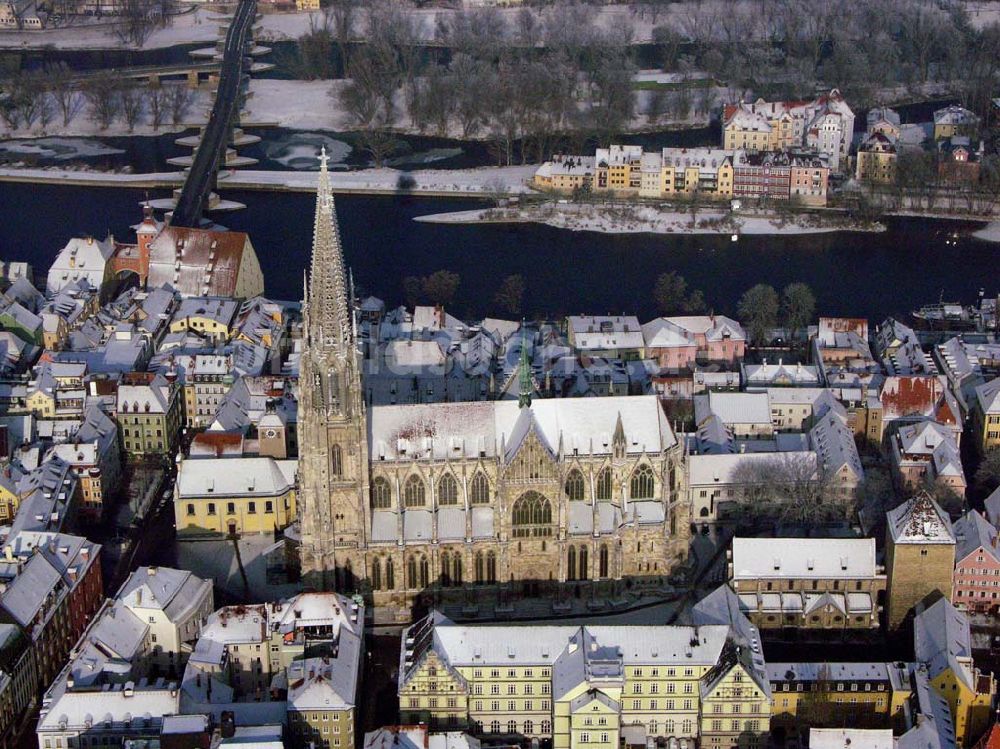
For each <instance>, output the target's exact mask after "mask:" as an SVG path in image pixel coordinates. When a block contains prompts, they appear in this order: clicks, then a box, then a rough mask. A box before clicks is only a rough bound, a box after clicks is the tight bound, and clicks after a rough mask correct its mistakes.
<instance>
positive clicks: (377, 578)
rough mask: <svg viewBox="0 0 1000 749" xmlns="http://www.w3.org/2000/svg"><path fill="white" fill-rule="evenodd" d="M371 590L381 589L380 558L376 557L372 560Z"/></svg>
mask: <svg viewBox="0 0 1000 749" xmlns="http://www.w3.org/2000/svg"><path fill="white" fill-rule="evenodd" d="M372 590H382V560H380V559H379V558H378V557H375V560H374V561H373V562H372Z"/></svg>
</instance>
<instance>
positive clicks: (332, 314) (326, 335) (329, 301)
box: [307, 147, 354, 357]
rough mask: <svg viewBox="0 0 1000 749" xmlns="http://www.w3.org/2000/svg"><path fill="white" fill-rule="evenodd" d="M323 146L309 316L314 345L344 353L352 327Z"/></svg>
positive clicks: (348, 347)
mask: <svg viewBox="0 0 1000 749" xmlns="http://www.w3.org/2000/svg"><path fill="white" fill-rule="evenodd" d="M328 161H329V157H328V156H327V155H326V148H325V147H324V148H323V149H322V150H321V151H320V156H319V183H318V185H317V190H316V220H315V225H314V227H313V249H312V267H311V270H310V272H309V298H308V300H307V304H308V307H309V320H310V323H311V325H312V326H313V329H312V330H311V331H310V333H311V337H312V341H313V344H314V345H317V346H321V347H329V348H333V349H335V351H336V354H337V355H338V356H341V357H344V356H346V355H347V354H348V353H349V352H350V351H351V350H352V349H353V347H354V328H353V323H352V320H351V308H350V305H349V302H348V299H347V281H346V276H345V273H344V253H343V249H342V248H341V245H340V232H339V231H338V229H337V212H336V206H335V205H334V202H333V190H332V188H331V187H330V173H329V171H328V170H327V162H328Z"/></svg>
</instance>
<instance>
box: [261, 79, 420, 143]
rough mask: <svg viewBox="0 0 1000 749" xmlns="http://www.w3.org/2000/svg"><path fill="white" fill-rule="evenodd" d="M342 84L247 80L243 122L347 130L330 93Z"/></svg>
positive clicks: (347, 124)
mask: <svg viewBox="0 0 1000 749" xmlns="http://www.w3.org/2000/svg"><path fill="white" fill-rule="evenodd" d="M343 85H344V82H343V81H278V80H270V79H257V80H251V81H250V96H249V97H248V98H247V102H246V106H245V107H244V109H243V114H242V118H243V121H244V122H255V123H271V124H275V125H279V126H280V127H288V128H295V129H296V130H332V131H334V132H342V131H344V130H350V129H351V124H352V123H351V120H350V118H349V117H348V115H347V113H346V112H344V111H343V110H342V108H341V107H340V105H339V102H338V101H337V99H336V98H335V96H334V94H333V93H332V92H334V91H337V90H339V89H340V88H341V87H342V86H343ZM306 102H308V105H306V104H305V103H306ZM401 102H402V99H400V103H401Z"/></svg>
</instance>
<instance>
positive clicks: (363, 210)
mask: <svg viewBox="0 0 1000 749" xmlns="http://www.w3.org/2000/svg"><path fill="white" fill-rule="evenodd" d="M226 196H227V197H230V198H232V199H234V200H239V201H241V202H243V203H246V204H247V206H248V210H245V211H239V212H236V213H232V214H227V215H222V216H219V217H218V220H220V221H222V222H224V223H225V224H226V225H228V226H229V227H231V228H233V229H239V230H243V231H248V232H249V233H250V235H251V239H252V241H253V244H254V246H255V247H256V249H257V254H258V255H259V257H260V261H261V265H262V267H263V270H264V274H265V278H266V284H267V293H268V294H270V295H272V296H273V297H276V298H283V299H296V298H298V297H299V296H300V295H301V284H302V269H303V268H304V267H305V266H306V264H307V262H308V257H309V249H310V241H311V232H312V223H313V206H314V200H313V198H312V196H310V195H308V194H303V193H264V192H246V193H227V194H226ZM154 197H157V196H156V195H154ZM142 198H143V193H142V192H141V191H138V190H124V189H116V188H76V187H54V186H36V185H20V184H0V259H3V260H28V261H30V262H32V263H33V264H34V266H35V268H36V273H40V274H43V273H44V272H45V270H46V269H47V267H48V264H49V263H50V262H51V260H52V258H53V257H54V256H55V254H56V252H57V251H58V249H59V248H60V247H61V246H62V245H63V244H65V242H66V240H67V239H68V238H69V237H71V236H74V235H83V234H86V233H90V234H95V235H100V236H103V235H104V234H105V233H107V232H108V231H109V230H110V231H112V232H114V233H115V234H116V236H118V237H119V238H125V237H126V236H128V235H129V230H128V226H129V225H130V224H134V223H136V222H137V221H138V219H139V213H140V211H139V207H138V203H139V201H140V200H142ZM477 205H479V203H477V202H476V201H473V200H468V199H435V198H411V197H372V196H343V197H339V198H338V199H337V212H338V216H339V218H340V227H341V233H342V237H343V242H344V250H345V255H346V260H347V263H348V264H349V265H350V266H351V268H352V269H353V272H354V277H355V281H356V283H357V285H358V287H359V289H360V290H363V291H367V292H371V293H374V294H377V295H379V296H381V297H383V298H385V299H386V300H387V301H388V302H389V304H390V305H394V304H399V303H402V301H403V296H402V279H403V278H404V277H405V276H408V275H424V274H428V273H431V272H433V271H435V270H439V269H447V270H450V271H454V272H456V273H458V274H459V275H460V276H461V284H460V286H459V289H458V293H457V295H456V298H455V301H454V303H453V304H452V305H451V306H450V310H451V311H453V312H454V313H456V314H458V315H459V316H462V317H478V316H483V315H486V314H489V313H491V312H492V313H494V314H496V310H495V309H493V305H492V299H493V295H494V293H495V292H496V289H497V287H498V286H499V284H500V282H501V280H502V279H503V278H504V277H505V276H507V275H509V274H512V273H519V274H521V275H522V276H524V278H525V280H526V285H527V295H526V301H525V313H526V314H529V315H532V316H535V315H538V316H546V315H548V316H556V315H560V314H576V313H581V312H592V313H605V312H616V313H617V312H626V313H636V314H638V315H639V316H640V317H641V318H644V319H645V318H650V317H652V316H653V315H655V313H656V310H655V305H654V304H653V302H652V300H651V299H650V293H651V291H652V287H653V283H654V281H655V279H656V276H657V275H658V274H660V273H663V272H666V271H671V270H674V271H677V272H679V273H680V274H681V275H683V276H684V277H685V278H686V279H687V281H688V283H689V285H690V286H691V287H693V288H700V289H702V290H703V291H704V293H705V298H706V299H707V301H708V303H709V304H710V305H712V306H713V307H714V309H715V310H716V311H718V312H723V313H728V314H732V313H734V311H735V306H736V302H737V300H738V298H739V296H740V294H742V292H743V291H744V290H746V289H747V288H749V287H750V286H752V285H754V284H756V283H761V282H763V283H770V284H773V285H774V286H776V287H779V288H780V287H781V286H783V285H784V284H787V283H789V282H792V281H805V282H806V283H808V284H810V285H811V286H812V287H813V289H814V290H815V292H816V297H817V300H818V311H819V313H821V314H830V315H852V316H863V317H868V318H871V319H875V320H879V319H881V318H883V317H885V316H887V315H890V314H895V315H903V314H906V313H907V312H908V311H909V310H910V309H912V308H914V307H915V306H919V305H920V304H923V303H927V302H933V301H937V299H938V297H939V295H940V294H941V293H942V292H943V293H944V295H945V297H947V298H949V299H958V300H961V301H964V302H970V303H971V302H973V301H974V300H975V296H976V294H977V292H978V290H979V289H980V288H985V290H986V293H987V294H994V293H996V292H998V291H1000V244H991V243H988V242H982V241H979V240H975V239H972V238H971V237H968V236H962V238H961V239H959V241H958V243H957V245H946V244H945V239H946V234H948V233H949V232H955V231H958V232H967V231H968V230H971V229H973V228H975V227H976V226H977V225H975V224H967V223H962V222H952V221H948V222H944V221H934V220H924V219H894V220H892V221H890V224H889V231H887V232H884V233H881V234H865V233H836V234H823V235H803V236H775V237H753V236H742V237H740V239H739V241H738V242H731V241H730V239H729V237H728V236H727V237H710V236H705V237H697V236H661V235H651V234H639V235H604V234H596V233H575V232H569V231H562V230H558V229H552V228H549V227H545V226H539V225H534V224H524V225H489V226H443V225H435V224H425V223H417V222H415V221H413V220H412V219H413V218H414V217H415V216H419V215H423V214H427V213H435V212H442V211H449V210H462V209H467V208H470V207H475V206H477Z"/></svg>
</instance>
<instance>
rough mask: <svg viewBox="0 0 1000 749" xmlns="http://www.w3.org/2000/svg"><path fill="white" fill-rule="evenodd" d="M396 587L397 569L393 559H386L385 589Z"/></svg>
mask: <svg viewBox="0 0 1000 749" xmlns="http://www.w3.org/2000/svg"><path fill="white" fill-rule="evenodd" d="M395 587H396V570H395V568H394V567H393V565H392V560H391V559H386V560H385V589H386V590H393V589H394V588H395Z"/></svg>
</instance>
